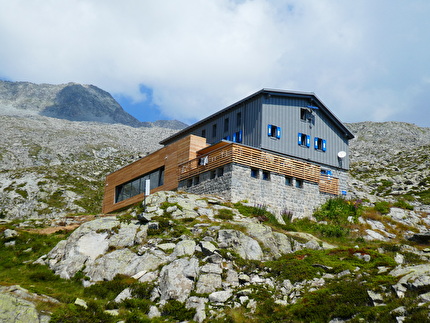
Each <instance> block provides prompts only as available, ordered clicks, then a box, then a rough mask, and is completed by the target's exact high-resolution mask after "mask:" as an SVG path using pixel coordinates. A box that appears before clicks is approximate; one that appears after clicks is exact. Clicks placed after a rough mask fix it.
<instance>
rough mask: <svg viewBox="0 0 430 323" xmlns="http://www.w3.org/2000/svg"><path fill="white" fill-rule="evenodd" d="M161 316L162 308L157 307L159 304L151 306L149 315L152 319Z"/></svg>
mask: <svg viewBox="0 0 430 323" xmlns="http://www.w3.org/2000/svg"><path fill="white" fill-rule="evenodd" d="M160 316H161V313H160V310H159V309H158V307H157V306H154V305H152V306H151V307H150V308H149V312H148V317H149V318H150V319H152V318H154V317H160Z"/></svg>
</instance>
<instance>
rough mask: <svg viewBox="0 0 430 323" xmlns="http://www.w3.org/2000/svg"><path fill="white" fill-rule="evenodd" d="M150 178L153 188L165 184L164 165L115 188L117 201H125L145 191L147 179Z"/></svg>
mask: <svg viewBox="0 0 430 323" xmlns="http://www.w3.org/2000/svg"><path fill="white" fill-rule="evenodd" d="M147 179H149V180H150V188H151V190H152V189H154V188H156V187H158V186H161V185H163V184H164V167H161V168H158V169H156V170H154V171H152V172H150V173H147V174H145V175H143V176H141V177H138V178H136V179H134V180H132V181H129V182H127V183H124V184H121V185H118V186H117V187H116V188H115V203H118V202H121V201H124V200H126V199H129V198H131V197H133V196H136V195H139V194H142V193H144V192H145V183H146V180H147Z"/></svg>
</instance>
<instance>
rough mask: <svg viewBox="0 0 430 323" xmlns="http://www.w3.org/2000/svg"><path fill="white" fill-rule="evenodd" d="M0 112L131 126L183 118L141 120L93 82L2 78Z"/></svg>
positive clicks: (176, 125)
mask: <svg viewBox="0 0 430 323" xmlns="http://www.w3.org/2000/svg"><path fill="white" fill-rule="evenodd" d="M0 114H3V115H41V116H47V117H52V118H57V119H65V120H69V121H91V122H101V123H109V124H114V123H119V124H124V125H128V126H131V127H152V126H158V127H160V126H161V127H170V128H172V129H182V128H184V127H185V126H186V125H185V124H184V123H182V122H180V121H176V120H174V121H157V122H156V123H151V122H140V121H139V120H137V119H136V118H134V117H133V116H131V115H130V114H128V113H127V112H125V111H124V110H123V108H122V107H121V106H120V105H119V104H118V102H116V101H115V99H114V98H113V97H112V96H111V95H110V94H109V93H108V92H106V91H103V90H101V89H100V88H98V87H96V86H94V85H82V84H77V83H68V84H59V85H51V84H34V83H29V82H9V81H0Z"/></svg>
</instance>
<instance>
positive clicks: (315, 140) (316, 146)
mask: <svg viewBox="0 0 430 323" xmlns="http://www.w3.org/2000/svg"><path fill="white" fill-rule="evenodd" d="M314 148H315V149H318V137H315V138H314Z"/></svg>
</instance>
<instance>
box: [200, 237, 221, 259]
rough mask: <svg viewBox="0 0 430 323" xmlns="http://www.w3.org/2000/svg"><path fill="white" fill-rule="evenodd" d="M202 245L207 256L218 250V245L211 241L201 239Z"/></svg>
mask: <svg viewBox="0 0 430 323" xmlns="http://www.w3.org/2000/svg"><path fill="white" fill-rule="evenodd" d="M200 247H201V248H202V252H203V253H204V254H205V255H206V256H210V255H212V254H213V253H214V252H215V251H216V250H217V247H215V246H214V245H213V244H212V243H211V242H209V241H200Z"/></svg>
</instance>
